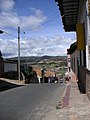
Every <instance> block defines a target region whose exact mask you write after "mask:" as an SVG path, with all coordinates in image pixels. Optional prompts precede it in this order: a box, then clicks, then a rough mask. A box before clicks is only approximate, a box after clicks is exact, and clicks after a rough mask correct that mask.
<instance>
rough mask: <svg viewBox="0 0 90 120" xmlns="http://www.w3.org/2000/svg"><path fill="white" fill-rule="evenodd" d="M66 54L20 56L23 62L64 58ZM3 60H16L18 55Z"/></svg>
mask: <svg viewBox="0 0 90 120" xmlns="http://www.w3.org/2000/svg"><path fill="white" fill-rule="evenodd" d="M66 58H67V57H66V56H27V57H20V60H21V61H24V62H27V61H28V62H39V61H42V60H45V59H48V60H66ZM5 60H13V61H17V60H18V57H14V58H8V59H5Z"/></svg>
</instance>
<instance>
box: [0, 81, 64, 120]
mask: <svg viewBox="0 0 90 120" xmlns="http://www.w3.org/2000/svg"><path fill="white" fill-rule="evenodd" d="M64 89H65V85H62V84H60V83H58V84H53V83H52V84H30V85H26V86H22V87H19V88H14V89H10V90H7V91H4V92H1V93H0V120H43V119H44V117H45V116H46V115H47V114H48V113H49V112H50V111H52V110H53V109H55V108H56V105H57V104H58V103H59V101H60V99H61V97H62V94H63V92H64Z"/></svg>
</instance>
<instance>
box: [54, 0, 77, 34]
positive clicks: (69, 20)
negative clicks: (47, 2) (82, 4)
mask: <svg viewBox="0 0 90 120" xmlns="http://www.w3.org/2000/svg"><path fill="white" fill-rule="evenodd" d="M55 1H56V2H58V6H59V10H60V12H61V16H62V22H63V25H64V29H65V31H66V32H67V31H68V32H69V31H76V23H77V18H78V9H79V0H55Z"/></svg>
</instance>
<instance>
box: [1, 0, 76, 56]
mask: <svg viewBox="0 0 90 120" xmlns="http://www.w3.org/2000/svg"><path fill="white" fill-rule="evenodd" d="M18 26H19V27H20V56H43V55H50V56H64V55H66V54H67V49H68V48H69V47H70V44H72V43H73V42H75V39H76V35H75V33H74V32H65V31H64V29H63V23H62V19H61V16H60V11H59V9H58V6H57V3H55V0H0V30H3V31H4V33H3V34H0V50H1V52H2V54H3V57H5V58H7V57H17V56H18V39H17V38H18V37H17V36H18Z"/></svg>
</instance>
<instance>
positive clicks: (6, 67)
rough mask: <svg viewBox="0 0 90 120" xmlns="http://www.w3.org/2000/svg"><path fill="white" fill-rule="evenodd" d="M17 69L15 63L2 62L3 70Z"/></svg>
mask: <svg viewBox="0 0 90 120" xmlns="http://www.w3.org/2000/svg"><path fill="white" fill-rule="evenodd" d="M9 71H17V63H4V72H9Z"/></svg>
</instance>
